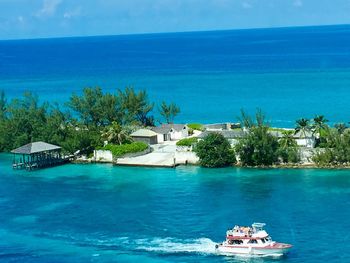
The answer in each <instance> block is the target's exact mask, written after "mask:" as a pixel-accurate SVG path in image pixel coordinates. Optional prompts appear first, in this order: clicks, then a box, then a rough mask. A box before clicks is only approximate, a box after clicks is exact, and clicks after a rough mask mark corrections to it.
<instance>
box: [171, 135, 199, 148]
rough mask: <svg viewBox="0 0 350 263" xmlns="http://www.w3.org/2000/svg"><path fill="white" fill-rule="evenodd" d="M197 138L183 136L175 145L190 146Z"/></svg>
mask: <svg viewBox="0 0 350 263" xmlns="http://www.w3.org/2000/svg"><path fill="white" fill-rule="evenodd" d="M197 141H198V138H196V137H192V138H185V139H182V140H180V141H178V142H177V143H176V145H177V146H191V145H193V144H195V143H197Z"/></svg>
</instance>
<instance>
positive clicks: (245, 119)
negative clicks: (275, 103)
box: [238, 108, 266, 129]
mask: <svg viewBox="0 0 350 263" xmlns="http://www.w3.org/2000/svg"><path fill="white" fill-rule="evenodd" d="M238 120H239V122H240V123H241V126H242V127H245V128H247V129H250V128H253V127H256V126H264V125H266V123H265V114H264V113H263V112H262V110H261V109H259V108H257V109H256V112H255V120H253V119H252V117H250V116H249V115H248V114H247V113H246V112H245V111H244V110H243V109H241V117H238Z"/></svg>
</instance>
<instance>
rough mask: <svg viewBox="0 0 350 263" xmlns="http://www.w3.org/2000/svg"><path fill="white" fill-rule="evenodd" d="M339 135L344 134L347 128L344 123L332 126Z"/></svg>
mask: <svg viewBox="0 0 350 263" xmlns="http://www.w3.org/2000/svg"><path fill="white" fill-rule="evenodd" d="M334 128H336V129H337V131H338V133H339V134H340V135H342V134H344V132H345V130H346V129H347V128H348V127H347V126H346V124H345V123H343V122H341V123H337V124H335V125H334Z"/></svg>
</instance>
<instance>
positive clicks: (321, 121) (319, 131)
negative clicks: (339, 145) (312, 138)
mask: <svg viewBox="0 0 350 263" xmlns="http://www.w3.org/2000/svg"><path fill="white" fill-rule="evenodd" d="M313 121H314V123H313V125H312V130H313V134H316V135H317V136H318V138H320V137H322V136H323V135H324V134H323V132H324V131H326V130H328V125H327V124H326V123H327V122H328V120H327V119H326V118H325V117H324V116H323V115H317V116H315V118H314V119H313Z"/></svg>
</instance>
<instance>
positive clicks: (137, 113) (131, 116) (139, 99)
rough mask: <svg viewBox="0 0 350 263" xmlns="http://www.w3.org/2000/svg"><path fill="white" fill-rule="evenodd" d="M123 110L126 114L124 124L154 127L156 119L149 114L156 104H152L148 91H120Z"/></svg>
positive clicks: (129, 88)
mask: <svg viewBox="0 0 350 263" xmlns="http://www.w3.org/2000/svg"><path fill="white" fill-rule="evenodd" d="M118 97H119V99H120V103H121V109H122V110H123V112H124V121H123V122H124V124H132V123H135V122H137V123H140V124H141V125H144V126H153V125H154V118H153V116H150V115H149V114H150V113H151V111H152V110H153V107H154V103H150V102H149V100H148V95H147V93H146V91H144V90H142V91H139V92H135V90H134V89H133V88H131V87H127V88H125V90H124V91H122V90H118Z"/></svg>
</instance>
